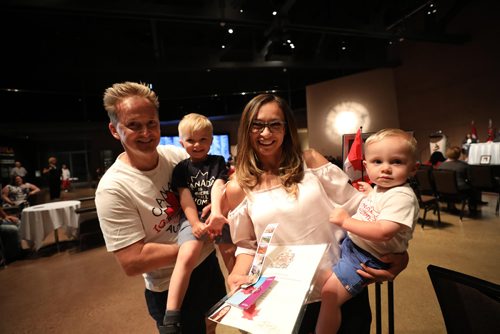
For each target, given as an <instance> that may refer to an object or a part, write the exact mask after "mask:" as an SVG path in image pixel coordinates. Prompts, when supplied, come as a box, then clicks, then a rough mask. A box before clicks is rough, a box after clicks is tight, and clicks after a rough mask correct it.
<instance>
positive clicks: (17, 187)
mask: <svg viewBox="0 0 500 334" xmlns="http://www.w3.org/2000/svg"><path fill="white" fill-rule="evenodd" d="M38 192H40V188H38V187H37V186H35V185H34V184H31V183H25V182H24V180H23V178H22V177H20V176H16V177H15V178H14V181H13V182H12V184H8V185H6V186H5V187H3V189H2V200H3V203H4V206H18V207H20V209H21V210H22V209H23V208H24V207H25V206H26V205H27V204H28V197H29V196H33V195H34V194H36V193H38Z"/></svg>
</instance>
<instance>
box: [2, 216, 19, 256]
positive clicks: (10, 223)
mask: <svg viewBox="0 0 500 334" xmlns="http://www.w3.org/2000/svg"><path fill="white" fill-rule="evenodd" d="M19 223H20V220H19V218H18V217H16V216H12V215H8V214H7V213H6V212H5V211H4V210H3V209H2V208H0V239H1V240H0V242H1V244H2V245H1V247H2V248H3V252H1V253H0V255H2V256H1V257H0V265H5V264H7V263H10V262H12V261H15V260H17V259H19V258H21V255H22V247H21V237H20V235H19Z"/></svg>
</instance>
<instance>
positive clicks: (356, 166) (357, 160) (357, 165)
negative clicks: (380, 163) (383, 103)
mask: <svg viewBox="0 0 500 334" xmlns="http://www.w3.org/2000/svg"><path fill="white" fill-rule="evenodd" d="M344 172H345V173H346V174H347V176H349V178H350V179H351V182H352V184H353V186H355V187H356V188H358V187H357V183H358V181H362V180H364V181H365V182H369V180H370V179H369V178H368V175H366V173H364V174H363V139H362V138H361V128H360V129H358V132H356V137H355V138H354V142H353V143H352V146H351V149H350V150H349V154H348V155H347V159H345V161H344Z"/></svg>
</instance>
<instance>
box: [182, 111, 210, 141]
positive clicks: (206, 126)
mask: <svg viewBox="0 0 500 334" xmlns="http://www.w3.org/2000/svg"><path fill="white" fill-rule="evenodd" d="M178 129H179V138H180V139H182V138H184V137H186V136H189V135H190V134H192V133H193V132H196V131H200V130H208V131H209V132H210V135H213V131H214V128H213V125H212V122H210V120H209V119H208V118H207V117H206V116H203V115H200V114H196V113H191V114H187V115H185V116H184V117H183V118H182V119H181V121H180V122H179V126H178Z"/></svg>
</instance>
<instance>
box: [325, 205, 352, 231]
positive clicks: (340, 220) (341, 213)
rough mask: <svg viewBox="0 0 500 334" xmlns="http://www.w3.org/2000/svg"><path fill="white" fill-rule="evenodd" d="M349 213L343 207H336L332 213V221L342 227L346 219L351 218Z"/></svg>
mask: <svg viewBox="0 0 500 334" xmlns="http://www.w3.org/2000/svg"><path fill="white" fill-rule="evenodd" d="M350 217H351V216H349V213H347V211H346V210H345V209H343V208H335V209H333V211H332V213H330V219H329V220H330V223H332V224H335V225H337V226H339V227H342V225H343V224H344V221H345V220H346V219H347V218H350Z"/></svg>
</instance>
